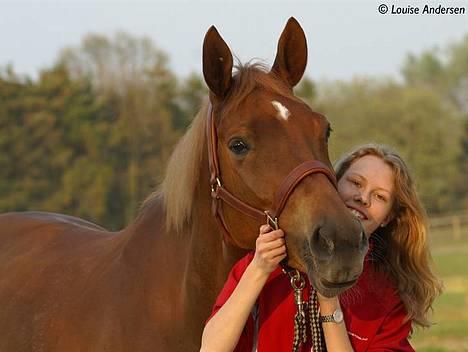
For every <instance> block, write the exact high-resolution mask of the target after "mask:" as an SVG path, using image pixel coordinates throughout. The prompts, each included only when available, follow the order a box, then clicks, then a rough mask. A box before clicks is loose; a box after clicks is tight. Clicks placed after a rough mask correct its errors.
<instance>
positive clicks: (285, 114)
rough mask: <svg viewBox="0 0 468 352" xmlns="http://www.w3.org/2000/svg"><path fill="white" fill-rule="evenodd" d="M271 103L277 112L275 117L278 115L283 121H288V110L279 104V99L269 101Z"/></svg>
mask: <svg viewBox="0 0 468 352" xmlns="http://www.w3.org/2000/svg"><path fill="white" fill-rule="evenodd" d="M271 104H272V105H273V106H274V108H275V109H276V111H278V114H276V117H278V118H280V119H283V120H285V121H288V117H289V115H290V112H289V110H288V109H287V108H286V106H284V105H283V104H281V103H280V102H279V101H276V100H273V101H272V102H271Z"/></svg>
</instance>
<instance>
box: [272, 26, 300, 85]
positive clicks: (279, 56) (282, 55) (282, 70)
mask: <svg viewBox="0 0 468 352" xmlns="http://www.w3.org/2000/svg"><path fill="white" fill-rule="evenodd" d="M306 65H307V40H306V37H305V34H304V31H303V30H302V27H301V26H300V25H299V22H297V20H296V19H295V18H294V17H291V18H290V19H289V20H288V23H286V26H285V27H284V29H283V33H281V37H280V39H279V41H278V49H277V52H276V58H275V62H274V63H273V67H272V68H271V71H273V72H274V73H275V74H277V75H278V76H279V77H281V78H282V79H283V80H284V81H286V82H287V83H288V84H289V85H290V86H291V87H294V86H295V85H296V84H297V83H298V82H299V81H300V80H301V78H302V75H303V74H304V71H305V68H306Z"/></svg>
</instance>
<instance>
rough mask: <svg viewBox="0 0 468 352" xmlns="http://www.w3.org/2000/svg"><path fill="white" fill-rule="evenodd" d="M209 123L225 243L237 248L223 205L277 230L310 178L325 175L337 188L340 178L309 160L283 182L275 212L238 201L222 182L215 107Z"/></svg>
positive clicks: (215, 203) (214, 191)
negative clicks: (294, 195) (289, 204)
mask: <svg viewBox="0 0 468 352" xmlns="http://www.w3.org/2000/svg"><path fill="white" fill-rule="evenodd" d="M207 118H208V121H207V128H206V134H207V143H208V163H209V167H210V185H211V198H212V207H211V209H212V212H213V215H214V216H215V218H216V221H217V223H218V225H219V227H220V229H221V231H222V233H223V236H224V239H225V241H227V242H228V243H231V244H233V245H237V244H236V242H235V240H234V239H233V237H232V236H231V234H230V233H229V231H228V228H227V225H226V222H225V221H224V217H223V213H222V208H221V207H220V201H224V202H226V203H227V204H229V205H230V206H231V207H233V208H235V209H237V210H238V211H240V212H241V213H243V214H244V215H247V216H249V217H251V218H253V219H255V220H257V221H259V222H260V223H265V222H266V223H267V224H269V225H270V226H272V227H273V228H274V229H277V228H278V218H279V216H280V215H281V212H282V211H283V209H284V206H285V204H286V201H287V200H288V198H289V196H290V195H291V193H292V192H293V190H294V189H295V188H296V187H297V185H298V184H299V183H300V182H301V181H302V180H303V179H304V178H305V177H307V176H309V175H312V174H317V173H321V174H323V175H325V176H326V177H327V178H328V180H329V181H330V182H331V183H332V185H333V186H334V187H335V188H336V177H335V174H334V172H333V171H332V170H330V168H328V167H327V166H326V165H325V164H324V163H322V162H320V161H318V160H309V161H306V162H304V163H302V164H300V165H298V166H297V167H296V168H294V169H293V170H292V171H291V172H290V173H289V174H288V175H287V176H286V178H285V179H284V180H283V182H282V183H281V185H280V186H279V188H278V189H277V191H276V194H275V198H274V202H273V207H272V211H271V212H269V211H267V210H260V209H257V208H255V207H253V206H251V205H249V204H247V203H245V202H244V201H242V200H240V199H239V198H237V197H236V196H235V195H233V194H232V193H231V192H229V191H228V190H227V189H226V188H224V186H223V184H222V182H221V174H220V168H219V160H218V135H217V132H216V123H215V119H214V116H213V108H212V105H211V103H210V104H209V106H208V116H207Z"/></svg>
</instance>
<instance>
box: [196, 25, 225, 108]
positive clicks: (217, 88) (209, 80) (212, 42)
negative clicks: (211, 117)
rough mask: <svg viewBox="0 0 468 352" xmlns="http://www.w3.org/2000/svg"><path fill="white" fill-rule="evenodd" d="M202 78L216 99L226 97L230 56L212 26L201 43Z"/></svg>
mask: <svg viewBox="0 0 468 352" xmlns="http://www.w3.org/2000/svg"><path fill="white" fill-rule="evenodd" d="M203 76H204V77H205V82H206V84H207V85H208V88H210V90H211V92H212V93H214V95H215V96H216V97H217V98H220V99H222V98H224V97H225V96H226V94H227V92H228V91H229V88H230V87H231V82H232V54H231V50H229V47H228V46H227V44H226V43H225V42H224V40H223V38H221V36H220V35H219V33H218V31H217V30H216V28H215V27H214V26H211V28H210V29H209V30H208V32H206V35H205V40H204V41H203Z"/></svg>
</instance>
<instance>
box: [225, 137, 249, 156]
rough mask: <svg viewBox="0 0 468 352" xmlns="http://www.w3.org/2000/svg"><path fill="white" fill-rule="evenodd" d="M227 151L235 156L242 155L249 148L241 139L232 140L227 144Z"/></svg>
mask: <svg viewBox="0 0 468 352" xmlns="http://www.w3.org/2000/svg"><path fill="white" fill-rule="evenodd" d="M229 149H230V150H231V151H232V152H233V153H234V154H236V155H244V154H247V152H248V151H249V146H248V145H247V143H245V142H244V141H243V140H241V139H233V140H232V141H231V142H229Z"/></svg>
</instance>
